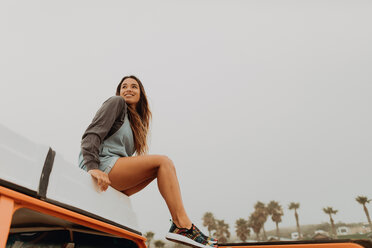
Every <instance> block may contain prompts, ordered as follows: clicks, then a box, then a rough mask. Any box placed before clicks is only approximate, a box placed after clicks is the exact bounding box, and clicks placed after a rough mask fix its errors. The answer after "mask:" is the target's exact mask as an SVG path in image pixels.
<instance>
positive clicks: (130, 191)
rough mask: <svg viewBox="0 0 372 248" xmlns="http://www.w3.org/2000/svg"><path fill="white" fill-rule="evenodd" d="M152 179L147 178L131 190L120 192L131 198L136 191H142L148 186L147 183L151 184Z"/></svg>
mask: <svg viewBox="0 0 372 248" xmlns="http://www.w3.org/2000/svg"><path fill="white" fill-rule="evenodd" d="M155 178H156V177H154V178H149V179H147V180H145V181H143V182H142V183H140V184H138V185H136V186H134V187H132V188H129V189H126V190H123V191H121V192H123V193H124V194H126V195H127V196H131V195H133V194H135V193H137V192H138V191H141V190H142V189H144V188H145V187H146V186H147V185H149V183H151V182H152V181H153V180H154V179H155Z"/></svg>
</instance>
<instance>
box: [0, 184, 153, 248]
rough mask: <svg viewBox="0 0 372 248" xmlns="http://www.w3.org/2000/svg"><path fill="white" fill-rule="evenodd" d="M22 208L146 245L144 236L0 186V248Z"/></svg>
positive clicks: (141, 246)
mask: <svg viewBox="0 0 372 248" xmlns="http://www.w3.org/2000/svg"><path fill="white" fill-rule="evenodd" d="M22 208H26V209H30V210H34V211H37V212H39V213H43V214H46V215H49V216H53V217H57V218H59V219H63V220H66V221H69V222H71V223H74V224H77V225H80V226H84V227H88V228H91V229H93V230H97V231H100V232H102V233H107V234H111V235H115V236H116V237H121V238H124V239H128V240H131V241H133V242H134V243H135V244H136V245H137V246H138V248H145V247H146V243H145V242H146V238H145V237H143V236H141V235H138V234H136V233H132V232H130V231H128V230H125V229H122V228H120V227H117V226H114V225H111V224H108V223H105V222H102V221H99V220H96V219H94V218H91V217H88V216H85V215H82V214H79V213H76V212H73V211H70V210H67V209H65V208H62V207H59V206H56V205H53V204H50V203H48V202H45V201H42V200H39V199H36V198H33V197H31V196H28V195H25V194H23V193H19V192H16V191H14V190H11V189H8V188H5V187H2V186H0V220H1V222H0V248H3V247H6V243H7V239H8V235H9V231H10V228H11V223H12V218H13V214H14V213H15V212H16V211H17V210H19V209H22Z"/></svg>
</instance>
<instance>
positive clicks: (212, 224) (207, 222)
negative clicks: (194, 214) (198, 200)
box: [203, 212, 216, 236]
mask: <svg viewBox="0 0 372 248" xmlns="http://www.w3.org/2000/svg"><path fill="white" fill-rule="evenodd" d="M203 226H206V227H208V233H209V236H211V231H213V230H216V219H215V218H214V216H213V214H212V213H211V212H206V213H205V214H204V216H203Z"/></svg>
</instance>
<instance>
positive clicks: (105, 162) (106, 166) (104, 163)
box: [79, 156, 120, 174]
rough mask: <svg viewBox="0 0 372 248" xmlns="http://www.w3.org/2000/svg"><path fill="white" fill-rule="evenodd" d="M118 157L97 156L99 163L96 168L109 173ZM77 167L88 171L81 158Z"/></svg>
mask: <svg viewBox="0 0 372 248" xmlns="http://www.w3.org/2000/svg"><path fill="white" fill-rule="evenodd" d="M81 158H82V156H81ZM119 158H120V157H118V156H105V157H101V156H100V157H99V160H100V163H99V166H98V169H99V170H101V171H103V172H105V173H106V174H109V173H110V171H111V170H112V168H113V167H114V165H115V163H116V161H117V160H118V159H119ZM79 167H80V168H81V169H83V170H85V171H88V169H87V167H86V166H85V164H84V160H83V159H81V160H80V163H79Z"/></svg>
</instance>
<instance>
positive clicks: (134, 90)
mask: <svg viewBox="0 0 372 248" xmlns="http://www.w3.org/2000/svg"><path fill="white" fill-rule="evenodd" d="M120 96H121V97H123V98H124V99H125V102H126V103H127V104H129V105H133V106H134V107H135V106H136V104H137V103H138V102H139V100H140V96H141V90H140V87H139V85H138V83H137V81H136V80H135V79H133V78H127V79H125V80H124V81H123V82H122V83H121V88H120Z"/></svg>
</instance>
